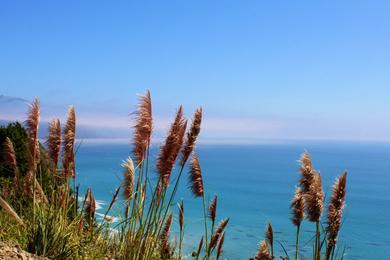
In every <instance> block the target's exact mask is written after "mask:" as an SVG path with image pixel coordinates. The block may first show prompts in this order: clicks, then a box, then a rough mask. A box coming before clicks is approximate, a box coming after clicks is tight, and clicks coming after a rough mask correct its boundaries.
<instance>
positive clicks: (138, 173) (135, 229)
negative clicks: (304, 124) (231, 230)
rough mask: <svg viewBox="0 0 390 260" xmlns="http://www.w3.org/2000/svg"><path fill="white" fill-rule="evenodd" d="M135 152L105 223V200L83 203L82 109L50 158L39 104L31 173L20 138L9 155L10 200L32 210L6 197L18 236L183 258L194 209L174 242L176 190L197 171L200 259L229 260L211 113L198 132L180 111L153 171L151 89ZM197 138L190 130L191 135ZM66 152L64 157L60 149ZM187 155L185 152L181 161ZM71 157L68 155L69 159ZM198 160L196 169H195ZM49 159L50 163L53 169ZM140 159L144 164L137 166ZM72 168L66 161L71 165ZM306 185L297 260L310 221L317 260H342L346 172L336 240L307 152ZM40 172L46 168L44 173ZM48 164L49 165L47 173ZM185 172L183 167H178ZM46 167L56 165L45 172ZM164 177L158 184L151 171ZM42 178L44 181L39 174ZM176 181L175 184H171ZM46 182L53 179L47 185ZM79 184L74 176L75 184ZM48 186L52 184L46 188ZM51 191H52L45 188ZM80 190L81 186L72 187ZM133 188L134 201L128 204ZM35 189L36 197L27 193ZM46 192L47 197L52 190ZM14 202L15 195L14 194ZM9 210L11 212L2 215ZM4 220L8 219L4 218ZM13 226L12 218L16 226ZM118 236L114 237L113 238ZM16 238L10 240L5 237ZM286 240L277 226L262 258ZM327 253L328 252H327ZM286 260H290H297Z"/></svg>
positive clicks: (338, 189) (70, 254) (40, 250)
mask: <svg viewBox="0 0 390 260" xmlns="http://www.w3.org/2000/svg"><path fill="white" fill-rule="evenodd" d="M135 115H136V117H135V125H134V132H133V133H134V136H133V149H132V150H133V155H132V158H131V157H128V158H127V159H126V160H125V161H124V163H123V165H122V166H123V181H122V185H121V187H118V188H117V189H116V190H115V191H114V193H113V197H112V200H111V202H110V204H109V206H108V208H107V211H106V212H105V214H104V217H103V220H102V221H97V220H96V200H95V198H94V195H93V191H92V190H91V189H88V190H87V192H86V195H85V198H84V201H83V202H82V203H80V204H81V205H79V203H78V188H77V186H76V185H77V183H76V176H77V173H76V167H75V165H76V162H75V154H74V152H75V151H74V150H75V143H76V113H75V109H74V107H73V106H71V107H70V109H69V112H68V117H67V121H66V123H65V126H64V129H63V130H62V134H61V124H60V121H59V120H58V119H54V120H53V121H51V123H50V126H49V136H48V138H47V142H46V144H47V149H48V152H47V154H48V155H46V151H45V150H42V151H43V154H42V158H40V149H39V142H38V125H39V102H38V99H35V100H34V102H33V104H32V105H31V107H30V109H29V112H28V114H27V120H26V128H27V135H28V144H27V146H26V151H27V152H28V153H29V158H30V160H29V167H28V171H27V172H26V173H24V175H23V176H22V174H20V175H19V172H18V162H17V159H16V156H15V151H14V149H13V146H12V141H11V140H10V139H6V142H5V143H4V144H3V149H4V151H5V155H6V158H7V163H8V166H9V167H10V168H11V169H12V170H13V171H14V173H15V174H14V182H15V185H16V189H15V192H14V193H10V194H11V195H10V200H9V201H13V202H15V201H18V200H20V201H22V202H23V207H18V208H17V209H20V210H14V208H15V207H13V206H15V205H12V204H10V203H9V201H8V200H7V199H4V198H3V197H1V198H0V206H1V207H2V209H3V211H4V213H6V214H7V218H6V219H8V220H7V221H15V222H16V223H18V224H19V226H20V228H19V227H18V228H17V232H15V230H13V231H12V232H13V233H18V235H17V236H15V240H17V241H18V242H19V243H20V244H22V245H23V246H24V248H25V249H28V250H29V251H30V252H32V253H35V254H38V255H43V256H48V257H51V258H54V259H103V257H108V259H111V258H112V259H134V260H135V259H182V257H184V254H183V238H184V232H185V211H184V202H183V201H180V203H179V204H178V227H179V230H180V234H179V236H180V237H179V241H178V243H177V242H173V240H172V237H171V229H172V227H173V226H174V225H175V224H176V222H175V218H174V214H173V209H172V208H171V206H172V205H174V204H175V203H174V202H175V200H176V192H177V189H178V187H179V185H180V180H181V178H182V174H183V172H186V169H187V167H188V168H189V174H188V182H189V190H190V192H191V193H192V194H193V195H194V197H195V198H202V201H200V202H199V203H202V206H203V212H200V213H199V216H200V217H202V219H203V222H204V234H203V235H202V236H201V237H200V238H199V244H197V245H196V246H195V245H194V247H195V248H197V250H196V251H195V252H193V254H192V255H193V258H194V259H206V260H209V259H219V258H221V257H222V254H223V245H224V241H225V237H226V234H227V226H228V223H229V218H226V219H223V220H221V221H220V222H219V224H218V222H217V220H218V216H217V212H218V211H217V206H218V203H217V202H218V201H217V196H214V198H213V199H212V200H211V202H209V203H206V198H205V195H206V192H205V185H204V178H203V173H202V170H201V165H200V159H199V157H198V155H197V153H196V149H195V144H196V141H197V138H198V135H199V133H200V130H201V122H202V109H201V108H199V109H197V110H196V111H195V114H194V116H193V120H192V123H191V126H190V127H189V129H188V130H187V129H186V128H187V120H186V119H185V118H184V114H183V108H182V107H181V106H180V107H179V109H178V110H177V113H176V114H175V117H174V120H173V122H172V124H171V126H170V128H169V131H168V133H167V136H166V139H165V141H164V142H163V144H162V145H161V147H160V150H159V151H160V152H159V154H158V157H157V163H156V165H154V166H152V165H150V164H151V163H150V161H151V160H150V154H149V150H150V141H151V136H152V132H153V131H152V130H153V118H152V98H151V94H150V92H147V93H146V94H145V95H144V96H141V97H140V100H139V105H138V109H137V112H136V113H135ZM186 131H187V132H186ZM61 149H62V151H63V152H62V156H61V154H60V151H61ZM180 154H181V155H180ZM61 157H62V158H61ZM190 158H191V160H190V161H191V162H190V163H187V162H188V161H189V159H190ZM45 160H50V163H46V162H45ZM133 160H134V162H135V164H134V163H133ZM61 162H62V163H61ZM300 162H301V166H300V180H299V183H298V184H299V187H298V188H297V189H296V192H295V195H294V198H293V200H292V202H291V210H292V223H293V225H294V226H295V228H296V247H295V259H298V257H299V238H300V232H299V229H300V226H301V223H302V222H303V221H304V216H306V219H307V220H308V221H309V222H314V223H315V224H316V227H315V231H316V236H315V242H314V244H313V252H314V253H313V259H316V260H317V259H320V258H322V257H324V258H325V259H332V258H334V251H335V248H336V246H337V245H336V244H337V236H338V233H339V230H340V226H341V218H342V212H343V208H344V203H345V194H346V174H344V175H342V176H340V178H339V179H338V180H337V182H336V183H335V185H334V187H333V193H332V197H331V200H330V203H329V206H328V214H327V218H328V221H327V224H328V226H327V228H326V233H325V234H324V233H321V230H320V224H321V217H322V214H323V208H324V192H323V190H322V183H321V175H320V174H319V173H318V172H317V171H316V170H315V169H314V166H313V164H312V161H311V157H310V155H309V153H308V152H305V153H304V154H303V155H302V157H301V160H300ZM37 165H39V166H40V167H37ZM45 165H47V166H45ZM175 165H177V166H178V168H177V169H176V168H175ZM42 166H45V167H47V168H45V169H43V170H42ZM153 169H157V171H158V174H159V175H158V179H157V180H156V179H155V175H153V174H150V172H151V171H153ZM38 172H39V176H40V177H41V178H39V179H37V178H36V176H37V173H38ZM172 174H175V175H174V176H175V178H173V177H171V176H172ZM42 177H44V178H42ZM70 177H72V179H71V178H70ZM42 179H47V180H48V181H45V182H43V181H42ZM44 184H46V185H50V187H47V186H42V185H44ZM71 184H73V187H71ZM121 188H123V191H122V192H123V197H124V201H122V200H119V199H118V196H119V194H120V190H121ZM18 190H20V191H23V190H27V191H29V192H27V193H25V192H17V191H18ZM44 191H46V194H45V192H44ZM12 196H13V197H12ZM116 204H119V205H117V206H118V208H120V211H121V212H122V214H120V215H119V216H118V217H119V218H120V222H119V223H118V224H116V225H114V224H112V223H110V221H109V218H107V216H108V214H109V213H110V211H111V210H112V209H113V208H115V207H114V205H116ZM0 213H1V212H0ZM3 219H4V218H2V215H1V214H0V221H4V220H3ZM10 219H12V220H10ZM113 230H114V231H113ZM7 234H8V235H10V234H11V232H10V233H6V234H3V233H1V234H0V237H5V236H6V235H7ZM275 234H276V236H277V233H274V229H273V227H272V225H271V224H268V225H267V228H266V232H265V240H263V241H262V242H261V244H260V247H259V250H258V252H257V255H256V256H255V257H254V258H255V259H275V258H277V256H276V254H277V252H278V251H277V250H276V249H275V245H277V244H276V243H275V242H278V240H277V237H276V236H275ZM323 248H326V252H325V253H324V252H323ZM285 253H286V255H282V256H281V257H288V252H285Z"/></svg>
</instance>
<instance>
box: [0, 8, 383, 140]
mask: <svg viewBox="0 0 390 260" xmlns="http://www.w3.org/2000/svg"><path fill="white" fill-rule="evenodd" d="M389 13H390V2H389V1H137V2H136V1H2V2H1V4H0V35H1V38H0V39H1V40H0V94H4V95H7V96H14V97H21V98H25V99H27V100H31V99H32V98H33V97H34V96H39V98H40V100H41V102H42V106H43V108H45V107H46V108H47V111H45V112H43V117H44V118H47V119H49V118H50V117H52V116H60V117H63V116H64V114H65V113H66V107H67V106H68V105H69V104H74V105H75V106H76V109H77V111H78V114H79V118H80V120H79V122H80V124H85V125H93V126H96V127H112V128H118V129H119V128H120V129H123V130H125V129H126V128H127V127H128V126H129V125H131V122H130V118H129V117H128V114H129V113H130V112H131V111H133V110H134V108H135V106H136V98H137V97H136V94H138V93H144V92H145V90H146V89H150V90H151V91H152V95H153V99H154V108H155V109H154V110H155V115H156V120H157V121H158V122H157V126H156V127H157V130H161V131H164V129H165V127H166V125H167V124H168V122H169V120H170V118H171V117H173V113H174V112H175V109H176V107H177V106H178V105H179V104H183V105H184V107H185V111H186V114H187V115H188V116H189V117H190V116H191V113H192V112H193V110H194V109H195V108H196V107H197V106H199V105H201V106H203V108H204V111H205V125H204V131H203V133H202V134H203V135H204V137H205V139H210V140H212V139H221V140H222V139H223V140H233V139H235V140H242V141H244V140H250V141H251V140H260V139H336V140H390V102H389V101H390V77H389V71H390V70H389V69H390V48H389V46H390V16H389ZM0 111H1V109H0Z"/></svg>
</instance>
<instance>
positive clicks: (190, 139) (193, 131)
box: [180, 108, 202, 166]
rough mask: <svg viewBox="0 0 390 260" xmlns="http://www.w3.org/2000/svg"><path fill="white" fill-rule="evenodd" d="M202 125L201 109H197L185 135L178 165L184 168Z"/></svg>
mask: <svg viewBox="0 0 390 260" xmlns="http://www.w3.org/2000/svg"><path fill="white" fill-rule="evenodd" d="M201 123H202V108H198V109H197V110H196V111H195V114H194V119H193V120H192V123H191V127H190V129H189V131H188V132H187V134H186V140H185V144H184V147H183V150H182V158H181V160H180V164H181V165H182V166H184V164H185V163H186V162H187V160H188V158H189V157H190V155H191V153H192V151H193V150H194V148H195V143H196V139H197V137H198V135H199V133H200V125H201Z"/></svg>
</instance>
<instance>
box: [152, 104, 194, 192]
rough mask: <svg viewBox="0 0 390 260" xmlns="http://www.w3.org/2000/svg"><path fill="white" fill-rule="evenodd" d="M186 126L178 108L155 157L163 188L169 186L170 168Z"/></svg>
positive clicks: (177, 152) (178, 149) (181, 112)
mask: <svg viewBox="0 0 390 260" xmlns="http://www.w3.org/2000/svg"><path fill="white" fill-rule="evenodd" d="M186 126H187V121H186V120H185V119H184V118H183V108H182V106H180V107H179V109H178V110H177V113H176V116H175V120H174V121H173V123H172V125H171V127H170V129H169V132H168V135H167V138H166V139H165V143H164V145H162V146H161V148H160V154H159V156H158V157H157V170H158V172H159V174H160V181H161V182H162V184H163V187H167V186H168V185H169V180H170V176H171V172H172V168H173V165H174V164H175V161H176V158H177V156H178V154H179V151H180V148H181V145H182V143H183V136H184V133H185V129H186Z"/></svg>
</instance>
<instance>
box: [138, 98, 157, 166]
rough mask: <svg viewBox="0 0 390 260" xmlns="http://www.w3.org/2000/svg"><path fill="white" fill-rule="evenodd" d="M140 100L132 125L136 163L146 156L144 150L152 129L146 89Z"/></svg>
mask: <svg viewBox="0 0 390 260" xmlns="http://www.w3.org/2000/svg"><path fill="white" fill-rule="evenodd" d="M139 100H140V102H139V105H138V110H137V112H136V113H135V114H136V120H135V121H136V124H135V126H134V139H133V143H134V148H133V153H134V156H135V160H136V164H137V165H138V164H141V162H142V161H143V160H144V158H145V156H146V151H147V149H148V147H149V145H150V138H151V135H152V129H153V117H152V98H151V95H150V92H149V91H148V92H147V93H146V95H145V96H140V98H139Z"/></svg>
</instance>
